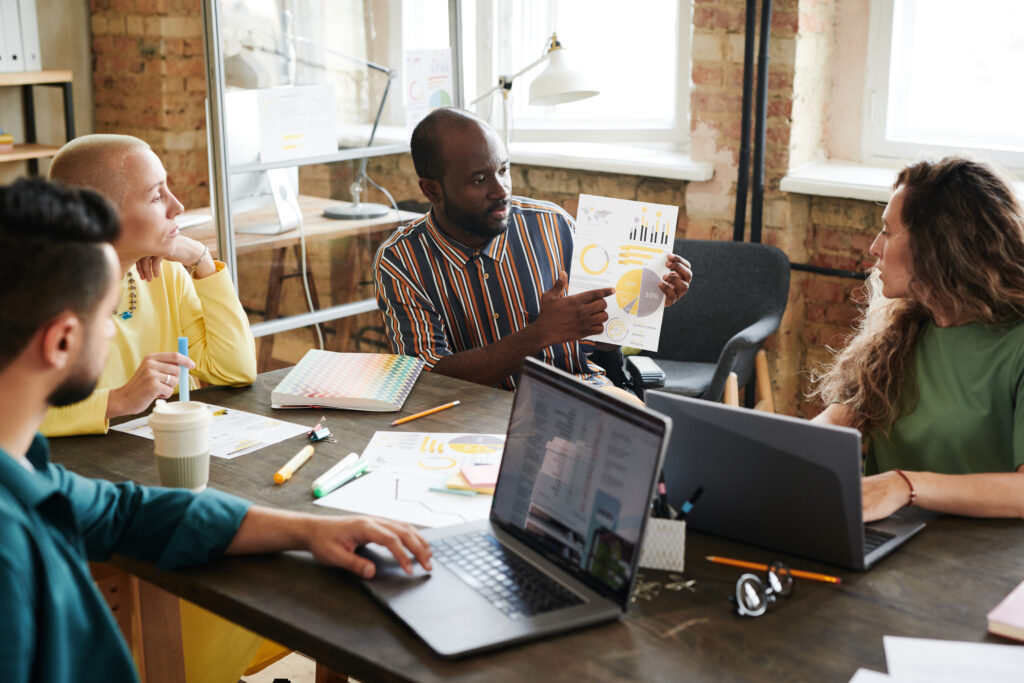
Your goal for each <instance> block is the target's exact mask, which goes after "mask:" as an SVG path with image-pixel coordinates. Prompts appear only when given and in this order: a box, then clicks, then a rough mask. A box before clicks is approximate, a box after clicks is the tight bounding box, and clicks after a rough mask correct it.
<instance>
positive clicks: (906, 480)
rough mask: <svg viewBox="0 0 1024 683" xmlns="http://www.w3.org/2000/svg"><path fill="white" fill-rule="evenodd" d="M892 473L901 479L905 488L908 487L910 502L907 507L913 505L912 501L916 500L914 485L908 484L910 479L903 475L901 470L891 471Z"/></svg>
mask: <svg viewBox="0 0 1024 683" xmlns="http://www.w3.org/2000/svg"><path fill="white" fill-rule="evenodd" d="M893 472H895V473H896V474H898V475H900V476H901V477H903V481H905V482H907V486H909V487H910V502H909V503H907V505H913V504H914V501H915V500H917V491H915V490H914V485H913V484H911V483H910V477H908V476H907V475H905V474H903V470H893Z"/></svg>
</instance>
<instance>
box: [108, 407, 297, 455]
mask: <svg viewBox="0 0 1024 683" xmlns="http://www.w3.org/2000/svg"><path fill="white" fill-rule="evenodd" d="M206 407H207V408H208V409H209V410H210V412H211V413H212V414H213V422H211V423H210V455H213V456H216V457H218V458H224V459H226V460H231V459H232V458H237V457H238V456H240V455H245V454H246V453H252V452H253V451H258V450H259V449H261V448H265V447H266V446H269V445H271V444H275V443H278V442H279V441H284V440H285V439H290V438H292V437H293V436H298V435H299V434H305V433H306V432H308V431H309V427H306V426H303V425H300V424H295V423H294V422H285V421H283V420H275V419H274V418H272V417H264V416H263V415H256V414H255V413H246V412H244V411H241V410H235V409H234V408H222V407H220V406H215V405H211V404H209V403H207V404H206ZM111 429H112V430H114V431H115V432H124V433H125V434H134V435H135V436H141V437H142V438H143V439H152V438H153V430H152V429H151V428H150V426H149V416H148V415H147V416H145V417H140V418H137V419H135V420H131V421H129V422H122V423H121V424H119V425H117V426H116V427H111Z"/></svg>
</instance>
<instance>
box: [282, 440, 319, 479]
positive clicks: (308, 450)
mask: <svg viewBox="0 0 1024 683" xmlns="http://www.w3.org/2000/svg"><path fill="white" fill-rule="evenodd" d="M312 455H313V447H312V446H304V447H303V449H302V450H301V451H299V452H298V453H296V454H295V455H294V456H293V457H292V459H291V460H289V461H288V462H286V463H285V464H284V467H282V468H281V469H279V470H278V471H277V472H275V473H274V483H275V484H283V483H285V482H286V481H288V480H289V479H291V478H292V475H293V474H295V470H297V469H299V468H300V467H302V466H303V465H305V464H306V461H307V460H309V458H310V456H312Z"/></svg>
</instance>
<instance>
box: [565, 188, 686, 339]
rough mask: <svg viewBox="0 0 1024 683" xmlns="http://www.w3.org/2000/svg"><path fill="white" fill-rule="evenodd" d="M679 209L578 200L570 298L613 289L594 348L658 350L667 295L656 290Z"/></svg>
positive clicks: (593, 198)
mask: <svg viewBox="0 0 1024 683" xmlns="http://www.w3.org/2000/svg"><path fill="white" fill-rule="evenodd" d="M678 216H679V207H677V206H667V205H664V204H652V203H650V202H635V201H631V200H628V199H613V198H611V197H596V196H593V195H589V194H581V195H580V201H579V210H578V211H577V214H576V242H575V247H574V250H573V260H572V270H571V271H570V273H569V289H568V293H569V294H570V295H572V294H579V293H580V292H585V291H587V290H590V289H598V288H602V287H614V288H615V293H614V294H612V295H611V296H610V297H608V299H607V301H608V309H607V312H608V322H606V323H605V326H604V331H603V332H602V333H601V334H597V335H594V336H592V337H588V339H592V340H594V341H598V342H608V343H610V344H616V345H618V346H631V347H634V348H638V349H645V350H647V351H657V350H658V338H659V337H660V336H661V319H662V315H663V313H664V310H665V295H664V293H663V292H662V291H661V289H660V288H659V287H658V285H659V283H661V282H662V276H664V275H665V274H666V273H667V272H668V265H667V263H666V261H667V258H668V255H669V254H670V253H672V244H673V242H674V241H675V236H676V221H677V219H678Z"/></svg>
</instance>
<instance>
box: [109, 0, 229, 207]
mask: <svg viewBox="0 0 1024 683" xmlns="http://www.w3.org/2000/svg"><path fill="white" fill-rule="evenodd" d="M90 9H91V11H92V48H93V59H94V72H93V87H94V98H95V106H96V132H97V133H126V134H128V135H135V136H137V137H140V138H142V139H143V140H145V141H146V142H148V143H149V144H150V145H151V146H152V147H153V149H154V151H156V153H157V154H158V155H159V156H160V158H161V159H163V161H164V165H165V166H166V167H167V172H168V175H169V180H170V183H171V187H172V188H173V189H174V192H175V194H177V196H178V198H179V199H180V200H181V201H182V202H183V203H184V204H185V206H186V207H188V206H207V205H209V203H210V196H209V182H208V171H207V156H206V110H205V106H206V105H205V98H206V76H205V74H206V71H205V66H204V62H203V40H202V36H203V24H202V15H201V9H200V0H90Z"/></svg>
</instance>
